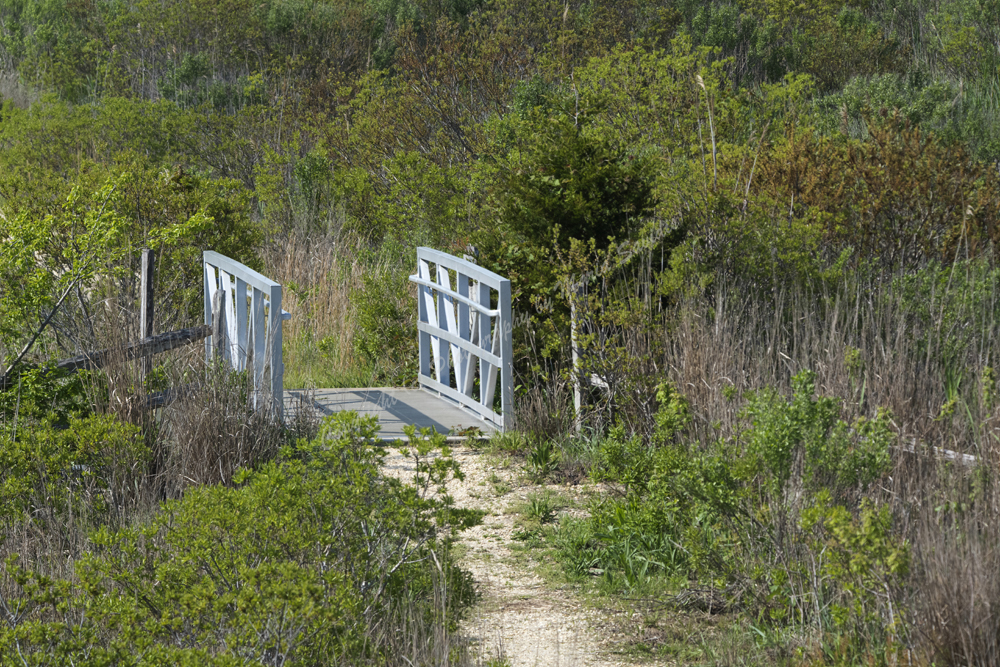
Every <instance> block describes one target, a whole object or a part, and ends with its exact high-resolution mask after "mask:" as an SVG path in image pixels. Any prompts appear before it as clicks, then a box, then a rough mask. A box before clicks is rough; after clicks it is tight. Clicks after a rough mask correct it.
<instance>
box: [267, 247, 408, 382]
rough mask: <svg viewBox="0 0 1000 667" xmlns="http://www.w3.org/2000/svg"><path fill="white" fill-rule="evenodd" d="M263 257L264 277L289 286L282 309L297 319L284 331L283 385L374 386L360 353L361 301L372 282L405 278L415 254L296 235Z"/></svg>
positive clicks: (372, 371)
mask: <svg viewBox="0 0 1000 667" xmlns="http://www.w3.org/2000/svg"><path fill="white" fill-rule="evenodd" d="M262 254H263V259H264V265H265V274H266V275H268V277H270V278H272V279H273V280H276V281H277V282H279V283H281V284H282V285H283V286H284V288H285V289H284V296H283V298H284V308H285V310H287V311H288V312H289V313H291V314H292V319H291V320H288V321H286V322H285V323H284V329H283V335H284V340H285V349H284V355H285V357H284V358H285V373H286V374H285V387H286V388H289V389H300V388H315V387H326V388H331V387H365V386H370V385H371V383H372V382H373V381H374V380H375V378H376V377H377V374H378V369H377V368H376V366H377V363H373V361H372V360H371V359H367V358H365V357H364V356H363V355H361V354H358V352H357V350H356V347H357V346H356V345H355V338H356V336H357V335H358V299H357V298H356V296H357V295H358V294H359V293H361V292H362V291H363V290H364V289H366V278H367V279H368V281H369V283H371V282H374V283H378V282H379V281H383V280H385V279H386V278H387V276H397V275H402V274H404V273H405V272H406V271H407V269H408V268H409V267H407V266H406V265H405V264H406V261H407V259H408V257H409V256H408V255H405V254H404V253H402V252H399V253H396V252H394V251H393V249H392V248H391V246H388V245H386V246H382V247H379V248H378V249H373V248H372V247H371V246H369V244H367V243H366V242H364V241H363V240H361V239H358V238H356V237H352V236H349V235H341V236H336V237H331V236H318V237H312V236H307V235H305V234H302V233H294V232H293V233H289V234H287V235H284V236H279V237H276V238H274V239H273V240H272V241H271V243H270V244H269V245H268V246H267V247H266V248H265V249H264V251H263V253H262ZM386 298H390V297H389V295H386ZM415 335H416V333H415V332H414V336H415Z"/></svg>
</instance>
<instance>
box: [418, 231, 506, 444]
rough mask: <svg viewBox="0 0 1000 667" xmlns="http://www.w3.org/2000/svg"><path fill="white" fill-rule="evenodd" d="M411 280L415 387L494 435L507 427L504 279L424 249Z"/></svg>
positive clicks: (457, 259) (442, 254) (453, 258)
mask: <svg viewBox="0 0 1000 667" xmlns="http://www.w3.org/2000/svg"><path fill="white" fill-rule="evenodd" d="M410 280H411V281H412V282H414V283H416V284H417V285H418V286H419V295H418V297H417V298H418V311H419V321H418V322H417V329H418V331H419V339H420V345H419V354H420V366H419V368H420V372H419V376H418V380H419V382H420V385H421V386H422V387H424V388H425V389H427V390H430V391H433V392H436V393H437V394H439V395H441V396H442V397H444V398H448V399H450V400H452V401H454V402H456V403H458V404H459V405H461V406H463V407H465V408H467V409H469V410H471V411H472V412H474V413H475V414H476V415H477V416H479V417H480V418H482V419H483V420H484V421H487V422H489V423H491V424H494V425H495V426H497V427H498V428H499V429H500V430H504V429H505V428H510V427H511V426H512V423H513V403H512V400H513V392H514V378H513V371H512V366H511V354H512V353H511V330H512V322H511V303H510V298H511V294H510V281H509V280H507V279H506V278H501V277H500V276H498V275H497V274H495V273H493V272H492V271H488V270H486V269H484V268H482V267H480V266H478V265H476V264H473V263H472V262H470V261H467V260H464V259H459V258H457V257H453V256H451V255H448V254H447V253H443V252H440V251H438V250H433V249H431V248H417V274H416V275H414V276H410ZM497 390H499V392H500V396H499V399H498V397H497ZM498 402H499V404H500V405H499V410H497V407H498V406H497V405H496V404H497V403H498Z"/></svg>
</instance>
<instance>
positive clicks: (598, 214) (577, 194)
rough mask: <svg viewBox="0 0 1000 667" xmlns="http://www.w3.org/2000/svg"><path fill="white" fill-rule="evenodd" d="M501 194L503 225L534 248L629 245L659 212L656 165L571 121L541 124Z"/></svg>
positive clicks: (561, 119) (543, 121) (546, 120)
mask: <svg viewBox="0 0 1000 667" xmlns="http://www.w3.org/2000/svg"><path fill="white" fill-rule="evenodd" d="M539 125H540V127H537V129H536V133H535V134H534V135H533V141H532V143H531V144H529V145H528V146H526V147H525V148H524V149H522V151H521V159H520V164H519V165H518V167H517V169H516V170H515V171H512V172H510V174H509V176H508V178H507V180H506V182H505V184H504V186H503V194H502V197H503V201H504V204H503V208H502V211H501V219H502V221H503V224H505V225H508V226H509V227H510V229H511V230H512V231H513V232H514V233H515V234H517V235H518V238H520V239H523V241H524V242H526V243H528V244H531V245H540V246H542V247H544V246H546V245H548V244H549V243H550V242H552V241H553V240H555V242H556V243H557V245H558V246H559V247H561V248H563V249H568V248H569V240H570V239H576V240H578V241H588V240H590V239H595V240H596V241H597V244H598V246H599V247H602V248H603V247H606V246H607V244H608V243H609V240H611V239H619V240H620V239H623V238H629V237H631V236H632V235H634V234H635V232H636V231H637V230H638V228H639V226H640V224H641V221H642V219H643V218H644V217H645V216H646V215H648V213H649V212H650V210H652V208H653V207H654V206H655V199H654V197H653V187H652V163H651V162H650V161H649V160H647V159H645V158H644V157H643V156H641V155H638V156H637V155H635V154H631V153H629V152H628V151H627V150H624V149H623V148H622V147H616V146H615V145H614V144H613V143H612V141H610V140H609V139H608V138H607V137H604V136H601V135H600V134H599V133H598V132H597V131H595V129H591V128H588V127H586V126H583V127H581V126H579V125H578V124H577V123H575V122H574V121H573V119H572V118H571V117H570V116H569V115H566V114H560V115H558V116H555V117H553V118H543V119H541V121H540V123H539Z"/></svg>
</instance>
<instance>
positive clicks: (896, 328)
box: [522, 258, 1000, 665]
mask: <svg viewBox="0 0 1000 667" xmlns="http://www.w3.org/2000/svg"><path fill="white" fill-rule="evenodd" d="M609 282H610V281H609ZM621 284H622V285H628V284H629V283H628V282H627V281H621ZM632 288H633V290H634V293H635V294H638V295H639V297H641V296H642V295H643V292H644V289H643V288H642V286H640V288H639V289H637V290H635V289H634V284H632ZM648 288H649V286H648V285H647V286H646V290H645V291H649V289H648ZM623 291H624V290H623ZM639 297H635V296H630V295H627V294H609V295H608V296H607V297H604V295H602V298H601V299H599V300H594V301H592V302H591V310H590V311H589V312H587V311H584V317H588V318H589V320H590V321H589V326H590V328H591V331H596V332H597V333H596V334H595V335H593V336H592V337H591V341H590V342H589V344H588V346H587V349H586V355H587V357H588V364H589V367H590V368H595V369H605V370H604V371H602V372H605V373H608V374H612V373H618V374H619V375H621V374H625V375H627V374H629V373H639V374H640V377H636V378H633V379H632V380H629V379H628V378H627V377H625V378H622V377H619V378H618V385H619V387H621V388H622V389H626V388H627V391H619V392H618V393H615V392H613V391H612V392H605V394H604V395H603V396H594V395H592V397H591V398H592V404H593V406H595V407H593V408H592V409H590V410H589V411H588V412H587V413H585V415H584V417H585V418H587V420H589V424H585V426H586V425H589V426H590V427H592V428H595V429H596V430H597V432H598V433H600V432H602V431H603V430H604V429H607V428H608V427H609V426H611V425H614V424H618V425H619V428H620V427H622V426H624V427H626V431H627V432H630V433H635V434H637V435H639V436H640V438H641V441H644V442H646V443H652V442H654V439H652V438H650V435H651V434H652V432H653V431H654V429H655V421H654V420H652V419H651V418H650V417H649V415H648V406H647V404H646V403H645V402H644V401H643V400H642V398H641V396H639V395H637V389H639V390H641V388H643V387H649V386H653V385H655V384H656V383H658V382H662V381H667V382H669V383H671V384H672V385H673V386H674V387H676V388H677V390H679V391H680V392H682V393H683V394H684V396H685V398H686V400H687V401H688V402H689V405H690V416H691V419H690V421H689V422H688V423H686V425H685V426H684V428H683V431H682V432H681V433H680V434H679V441H680V442H684V443H690V446H691V447H693V449H692V450H690V451H692V452H695V453H697V452H699V451H700V452H702V453H704V454H705V455H706V456H709V457H712V456H719V455H720V453H722V456H724V457H731V456H737V457H738V456H739V452H740V451H741V449H740V443H741V442H743V441H744V440H745V439H746V438H747V437H749V436H748V433H750V430H749V429H752V428H753V424H752V423H751V422H750V420H749V418H748V415H747V413H746V412H745V408H746V406H747V405H748V403H747V400H746V399H748V398H749V397H751V396H753V395H754V394H755V393H757V394H759V395H760V392H764V394H762V395H769V394H767V392H769V391H776V392H777V393H778V394H779V395H784V396H786V397H788V396H791V395H792V394H793V386H792V379H793V377H795V376H796V375H797V374H798V373H800V371H803V370H807V369H808V370H811V371H814V372H815V373H816V393H817V394H818V395H822V396H829V397H834V398H835V399H837V401H838V403H837V405H838V406H839V408H838V409H839V413H840V418H841V419H842V420H843V422H845V423H847V424H857V423H858V422H857V420H858V419H861V418H865V419H873V418H875V417H876V415H877V414H878V413H879V412H880V411H883V412H886V413H887V414H888V415H889V416H890V419H891V421H890V424H891V429H892V432H893V438H894V444H893V447H892V448H891V455H892V466H891V471H890V474H889V475H888V476H886V477H885V478H883V479H882V480H881V482H879V483H878V484H875V485H873V486H870V487H867V489H861V488H860V487H859V488H856V489H844V490H843V491H844V493H843V494H842V495H841V496H840V497H841V500H839V501H837V502H845V503H847V506H848V507H849V508H850V511H851V513H852V516H853V517H854V518H853V519H852V520H853V521H854V523H853V524H852V525H853V526H854V528H851V530H857V531H864V530H868V529H867V528H862V526H863V525H865V524H864V521H865V520H866V519H863V518H862V516H863V515H864V512H865V511H868V510H866V509H865V508H884V510H885V511H886V512H888V516H889V517H891V528H890V535H888V536H880V535H881V533H878V530H875V532H872V533H870V534H869V538H866V539H873V540H875V542H878V541H879V540H889V541H891V543H892V544H896V545H899V544H902V545H905V548H906V551H907V553H908V554H909V558H910V561H909V563H910V565H909V568H904V570H906V574H905V576H903V577H901V578H899V577H898V576H897V574H893V575H892V576H889V575H885V578H884V579H882V580H881V583H879V584H878V585H877V586H876V588H874V589H871V590H868V588H866V587H870V586H872V585H873V583H872V582H876V581H879V577H881V576H883V575H881V574H875V575H873V574H871V572H876V571H880V570H878V568H879V567H883V565H879V566H877V567H876V569H875V570H872V571H871V572H868V573H866V574H864V575H863V576H862V575H858V574H857V573H853V574H852V573H851V572H850V571H848V570H844V571H843V572H842V575H837V576H843V578H844V580H843V581H839V580H837V581H835V580H832V579H831V576H833V575H831V574H830V572H831V570H823V568H822V564H823V563H828V564H829V563H831V562H832V561H831V559H832V558H834V551H833V549H834V548H842V546H836V547H835V544H834V543H832V542H831V543H830V544H829V545H828V548H829V549H830V551H829V553H826V552H822V553H821V552H818V551H816V549H817V548H818V545H819V544H820V543H818V542H817V537H816V536H817V533H816V532H815V531H816V530H817V529H816V527H815V524H809V525H812V528H806V526H807V524H808V522H807V521H806V520H805V519H804V518H803V517H804V516H805V515H804V514H803V512H804V510H805V509H806V508H810V507H814V506H821V505H822V503H823V502H829V501H817V500H816V499H815V498H812V497H810V496H809V495H808V494H809V493H810V492H809V491H808V489H806V488H804V487H803V486H802V483H801V479H800V478H801V476H802V474H801V470H799V471H798V472H795V471H796V470H797V469H798V468H801V466H802V463H801V461H799V462H798V463H795V464H794V465H793V473H792V475H791V478H790V480H789V481H788V482H787V486H786V488H784V489H782V490H780V492H777V495H774V494H773V493H772V492H763V491H762V490H761V489H758V490H757V491H756V492H753V493H751V496H750V497H754V498H757V497H758V496H760V498H761V500H760V502H761V503H763V506H761V507H759V508H758V510H759V511H760V512H762V514H761V516H769V517H771V518H770V519H768V520H767V522H768V523H767V527H766V528H765V529H763V530H762V529H761V528H762V527H763V526H762V525H758V526H757V527H756V528H754V530H753V531H751V532H756V531H759V533H758V534H756V535H752V536H750V537H749V538H740V542H741V543H742V547H741V548H742V549H745V551H742V552H741V554H742V555H741V556H740V558H739V559H738V560H739V561H740V562H727V563H722V562H719V563H718V564H717V566H716V565H713V566H712V567H717V568H718V570H717V571H716V576H717V577H721V578H722V579H725V580H727V581H729V582H730V588H729V590H731V591H739V593H738V594H735V595H737V597H739V599H741V600H743V603H744V604H749V605H750V607H756V610H755V611H754V613H764V614H765V615H766V614H767V613H768V612H767V610H768V609H771V606H770V605H771V604H772V602H773V601H772V602H769V601H768V595H769V593H768V591H767V590H762V591H759V592H756V593H754V592H752V591H754V588H755V587H756V586H758V585H759V584H760V581H770V580H769V579H768V576H769V575H762V574H761V573H763V572H768V571H777V570H780V571H781V572H782V573H784V574H783V575H782V577H783V578H781V579H780V580H782V581H785V582H786V584H785V585H787V586H788V591H789V592H788V595H790V596H791V597H790V598H789V601H790V606H791V607H795V608H798V606H797V605H799V604H801V602H796V601H812V602H810V603H809V605H811V610H810V608H809V607H808V605H807V608H804V609H801V614H799V613H798V612H797V615H798V616H799V618H798V619H797V620H794V621H791V619H789V621H790V622H791V624H792V625H795V626H797V628H798V630H797V632H796V634H797V638H795V639H794V641H795V642H797V643H799V645H800V646H802V647H804V648H803V649H802V650H803V651H805V654H806V655H809V656H812V658H815V659H816V660H817V661H819V662H831V661H832V662H838V661H848V662H849V661H852V660H862V661H873V662H875V663H878V664H886V663H893V662H900V661H902V662H910V663H913V662H937V663H938V664H947V665H958V664H962V665H970V664H977V665H996V664H1000V662H998V656H1000V612H998V611H997V609H998V605H1000V587H998V585H997V583H996V582H997V578H996V567H997V564H998V563H1000V528H998V525H1000V524H998V521H997V517H998V516H1000V511H998V510H1000V485H998V483H997V480H996V475H995V470H996V465H997V461H998V459H1000V447H998V441H1000V437H998V433H997V428H998V423H1000V421H998V420H1000V412H998V410H1000V401H998V400H997V395H998V387H997V379H996V378H997V376H996V372H995V367H996V364H997V360H996V357H997V352H998V350H997V347H996V334H997V330H998V325H1000V309H998V304H1000V271H998V270H997V268H996V267H995V263H994V261H993V260H992V259H991V258H982V259H979V260H975V261H959V262H955V263H954V264H952V265H950V266H942V265H933V264H932V265H926V266H922V267H917V268H912V269H909V270H906V271H897V272H892V273H884V272H881V273H875V272H872V273H867V274H866V273H865V272H864V271H858V272H855V273H851V274H845V275H843V276H841V277H839V278H838V280H836V281H833V282H826V283H823V282H816V283H813V284H803V283H801V282H798V283H796V282H794V281H785V282H782V281H776V282H775V283H774V284H771V285H767V286H762V285H760V284H759V283H751V282H749V281H746V280H741V279H739V278H731V277H729V278H727V277H726V276H725V275H724V274H722V273H719V274H717V275H716V281H715V282H714V283H713V285H712V286H711V287H710V289H709V290H708V291H707V292H706V293H702V294H701V295H700V296H698V297H697V298H691V299H686V300H682V301H681V302H679V303H675V304H673V305H672V306H671V307H670V308H667V309H666V310H665V311H663V313H662V314H657V313H650V308H649V306H648V302H647V301H645V300H644V299H642V298H639ZM616 301H617V302H618V303H622V302H623V301H624V302H627V303H630V304H631V305H630V307H631V308H633V309H634V313H635V316H634V317H633V318H632V321H633V322H634V324H633V325H631V326H622V325H621V324H620V323H621V322H622V321H623V318H622V317H621V316H620V314H619V316H617V317H615V318H613V319H615V320H616V322H617V324H615V325H614V326H608V327H606V328H605V329H604V330H602V329H601V327H602V324H601V322H602V320H607V318H606V313H604V312H601V309H602V308H604V307H605V306H604V304H613V303H615V302H616ZM622 355H625V356H626V357H632V359H631V360H629V359H624V358H623V356H622ZM552 389H556V388H555V387H552ZM563 391H564V399H563V403H565V401H566V400H568V388H565V389H564V390H563ZM597 393H598V392H596V391H595V394H597ZM641 393H642V392H641V391H639V394H641ZM647 398H648V396H647ZM558 403H559V401H558V400H555V399H553V398H551V397H550V398H549V399H548V400H547V401H546V404H542V403H539V402H538V401H529V402H527V403H526V404H525V405H524V406H522V407H523V409H525V410H526V411H528V412H531V411H532V410H534V411H541V412H546V411H551V408H550V407H549V406H550V405H555V404H558ZM609 415H612V418H611V419H609ZM540 420H541V418H540V417H537V416H536V417H534V421H535V422H536V423H537V422H539V421H540ZM720 443H729V444H720ZM647 446H654V445H652V444H648V445H647ZM685 446H687V445H685ZM956 453H958V454H965V455H971V456H973V457H976V458H975V459H974V460H973V461H974V462H973V463H972V464H971V465H970V464H969V461H970V460H971V459H968V458H964V459H963V458H962V457H960V456H956V455H955V454H956ZM668 460H669V459H668ZM796 466H798V468H796ZM768 493H770V494H771V495H768ZM817 503H818V505H817ZM748 511H756V510H752V509H749V510H748ZM872 511H874V510H872ZM637 516H638V515H637ZM868 516H873V515H870V514H869V515H868ZM758 520H761V519H758ZM635 521H636V522H637V523H636V524H635V525H636V526H639V525H642V524H641V523H640V522H639V519H638V518H637V519H635ZM751 523H752V522H751ZM630 525H631V524H630ZM748 525H750V524H748ZM705 529H706V530H710V528H708V527H707V525H706V528H705ZM822 530H829V527H827V528H823V529H822ZM827 534H828V533H827ZM858 534H861V533H858ZM568 537H569V536H568V535H567V538H568ZM647 537H650V538H651V537H655V536H647ZM830 539H833V538H830ZM837 539H840V538H837ZM875 542H872V543H871V544H868V546H865V544H862V543H859V544H858V545H857V547H856V548H857V549H858V550H859V551H858V552H857V553H856V555H857V556H858V558H862V559H864V558H876V559H877V558H878V556H876V555H873V554H875V551H872V552H866V551H864V550H865V549H869V548H870V549H875V550H876V551H877V549H880V548H882V547H874V546H872V544H875ZM623 544H624V543H623ZM886 544H888V542H887V543H886ZM616 546H621V545H618V544H617V543H616V542H613V541H612V542H609V543H608V545H607V546H606V548H607V549H609V550H610V549H612V548H613V547H616ZM624 546H628V545H624ZM608 553H610V551H609V552H608ZM724 553H726V552H725V550H723V551H720V554H724ZM640 555H643V554H640ZM645 556H649V554H645ZM726 557H729V556H726ZM858 562H860V561H858ZM873 562H874V561H873ZM751 563H752V564H754V565H753V566H752V567H751V565H750V564H751ZM753 568H757V570H755V571H756V572H757V574H752V571H754V570H753ZM824 572H825V573H826V574H824ZM761 576H764V578H763V579H760V577H761ZM859 576H861V578H859V579H852V577H859ZM864 577H868V579H865V578H864ZM835 578H836V577H835ZM639 579H642V577H640V578H639ZM616 581H617V579H616ZM765 588H766V587H765ZM862 590H865V591H867V592H866V593H864V596H865V602H864V605H863V609H862V611H861V612H858V615H856V616H852V618H853V620H851V622H850V623H849V624H845V623H844V622H843V619H841V620H838V619H837V618H835V617H834V616H833V615H831V612H830V609H832V608H833V607H832V606H831V605H836V606H837V607H838V608H840V609H841V610H843V609H854V607H852V606H851V605H852V604H854V603H852V602H851V600H856V599H858V598H856V597H854V596H855V595H856V594H860V591H862ZM748 591H751V592H752V593H751V595H750V596H749V597H748V596H747V592H748ZM758 593H759V594H758ZM793 598H794V600H793ZM752 599H756V600H757V602H755V603H750V602H748V600H752ZM858 604H860V602H859V603H858ZM858 609H861V607H859V608H858ZM862 612H863V613H862ZM838 613H840V612H838ZM853 613H854V612H852V614H853ZM848 635H850V640H849V641H848V640H847V639H845V637H847V636H848Z"/></svg>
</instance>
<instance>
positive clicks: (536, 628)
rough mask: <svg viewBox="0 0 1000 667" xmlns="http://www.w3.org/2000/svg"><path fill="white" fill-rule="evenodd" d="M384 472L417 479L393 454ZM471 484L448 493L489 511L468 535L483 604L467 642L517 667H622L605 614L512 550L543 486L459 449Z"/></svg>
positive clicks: (469, 563) (469, 625)
mask: <svg viewBox="0 0 1000 667" xmlns="http://www.w3.org/2000/svg"><path fill="white" fill-rule="evenodd" d="M389 451H390V454H389V456H388V458H387V459H386V464H385V466H386V471H387V472H389V473H390V474H393V475H397V476H400V477H403V478H405V477H407V476H408V475H412V473H413V462H412V460H406V459H404V458H403V457H402V456H400V455H399V453H398V452H397V451H396V450H392V449H390V450H389ZM452 452H453V454H454V457H455V459H456V460H457V461H459V463H460V464H461V466H462V471H463V473H464V474H465V480H464V481H462V482H458V481H453V482H451V483H449V485H448V492H449V493H450V494H451V495H452V496H453V497H454V499H455V503H456V505H458V506H459V507H469V508H474V509H482V510H485V511H486V516H485V518H484V519H483V523H482V525H480V526H477V527H475V528H472V529H470V530H468V531H465V532H464V533H462V536H461V544H462V545H463V547H464V554H463V555H462V565H463V566H464V567H466V568H467V569H469V570H470V571H471V572H472V574H473V576H474V577H475V580H476V582H477V584H478V586H479V590H480V592H481V594H482V601H481V602H480V603H479V604H478V605H477V606H476V608H475V609H474V610H473V612H472V614H471V616H470V618H469V619H468V620H467V621H466V623H465V624H464V631H465V632H466V633H467V636H468V637H469V638H470V639H471V640H472V641H473V643H474V644H476V645H478V646H479V647H480V649H481V650H482V651H484V653H485V654H487V655H489V654H491V653H493V654H495V653H496V651H497V650H498V649H500V650H502V653H503V655H505V656H506V657H507V659H508V660H509V662H510V664H511V665H512V666H513V667H620V666H622V665H625V664H627V663H624V662H619V661H615V660H614V659H613V658H608V657H607V655H606V651H605V650H604V648H603V645H602V641H601V633H600V632H599V631H598V630H597V629H596V627H597V626H598V625H600V623H601V620H602V619H601V614H600V613H599V612H597V611H594V610H592V609H587V608H585V607H584V606H583V605H582V604H581V603H580V601H579V600H578V599H577V598H576V597H575V596H574V595H573V594H572V593H571V592H569V591H562V590H556V589H553V588H551V587H550V586H547V585H546V584H545V582H544V581H543V580H542V579H541V578H540V577H539V576H538V575H537V574H535V569H536V568H535V566H536V565H537V563H535V562H533V561H529V562H527V563H525V562H524V558H523V557H521V558H520V559H518V558H517V557H515V555H514V554H513V552H512V551H511V548H510V545H511V541H512V539H513V537H512V535H513V533H514V530H515V525H514V522H515V518H516V517H515V515H514V514H513V513H511V512H510V509H511V507H512V506H513V505H516V504H518V503H522V502H524V500H525V498H526V497H527V495H528V493H529V492H530V491H532V490H533V489H534V488H537V487H525V486H519V484H520V480H519V479H518V472H517V471H516V470H515V469H513V468H510V467H504V466H499V465H496V462H495V461H493V460H492V459H491V457H489V456H486V455H484V454H482V453H480V452H478V451H476V450H472V449H467V448H461V447H459V448H455V449H453V450H452Z"/></svg>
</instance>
